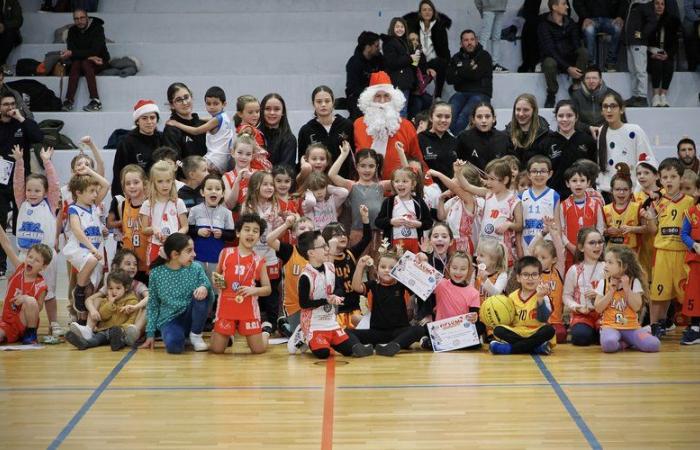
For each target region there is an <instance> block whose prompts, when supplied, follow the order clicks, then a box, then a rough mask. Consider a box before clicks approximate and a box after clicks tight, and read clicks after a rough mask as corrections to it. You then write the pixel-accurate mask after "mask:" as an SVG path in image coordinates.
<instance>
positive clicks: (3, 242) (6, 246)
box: [0, 227, 22, 267]
mask: <svg viewBox="0 0 700 450" xmlns="http://www.w3.org/2000/svg"><path fill="white" fill-rule="evenodd" d="M0 246H1V247H2V249H3V250H5V254H7V257H8V258H9V259H10V263H11V264H12V265H13V266H14V267H18V266H19V265H20V264H22V261H20V260H19V256H17V253H15V249H14V248H13V247H12V244H11V243H10V238H8V237H7V233H5V229H4V227H0Z"/></svg>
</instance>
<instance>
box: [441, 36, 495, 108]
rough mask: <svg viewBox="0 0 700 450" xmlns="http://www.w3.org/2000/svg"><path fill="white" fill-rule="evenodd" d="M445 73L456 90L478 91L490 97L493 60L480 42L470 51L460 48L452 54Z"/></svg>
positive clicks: (491, 92)
mask: <svg viewBox="0 0 700 450" xmlns="http://www.w3.org/2000/svg"><path fill="white" fill-rule="evenodd" d="M446 75H447V76H446V78H447V83H448V84H451V85H453V86H454V87H455V91H457V92H478V93H480V94H484V95H486V96H488V97H489V98H490V97H492V94H493V61H492V60H491V55H490V54H489V52H487V51H486V50H484V48H483V47H482V46H481V44H477V46H476V49H474V51H473V52H472V53H468V52H467V51H466V50H464V49H463V48H460V50H459V51H458V52H457V53H455V54H454V55H453V56H452V59H451V60H450V64H449V66H448V67H447V74H446Z"/></svg>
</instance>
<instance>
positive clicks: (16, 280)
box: [0, 227, 53, 344]
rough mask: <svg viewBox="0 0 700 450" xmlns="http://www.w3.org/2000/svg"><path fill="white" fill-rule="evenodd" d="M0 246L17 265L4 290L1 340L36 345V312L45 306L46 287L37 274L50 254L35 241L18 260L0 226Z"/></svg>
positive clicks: (0, 328)
mask: <svg viewBox="0 0 700 450" xmlns="http://www.w3.org/2000/svg"><path fill="white" fill-rule="evenodd" d="M0 245H1V246H2V249H3V250H5V253H6V254H7V257H8V259H9V260H10V263H11V264H12V265H13V266H15V267H16V269H15V273H13V274H12V276H11V277H10V279H9V280H8V282H7V293H6V294H5V301H4V304H3V307H2V317H1V318H0V342H7V343H13V342H17V341H19V340H21V341H22V344H36V343H37V337H36V330H37V328H38V327H39V311H41V308H42V307H43V305H44V298H46V292H47V289H48V288H47V286H46V283H45V282H44V278H43V277H42V276H41V275H40V274H39V272H41V271H42V270H44V268H45V267H46V266H48V265H49V263H51V258H52V257H53V253H52V251H51V248H50V247H49V246H48V245H46V244H34V245H33V246H32V247H31V248H30V249H29V251H28V252H27V256H26V257H25V259H24V262H22V261H20V259H19V256H18V255H17V253H15V250H14V248H12V245H11V244H10V240H9V239H8V237H7V234H5V230H4V229H2V227H0Z"/></svg>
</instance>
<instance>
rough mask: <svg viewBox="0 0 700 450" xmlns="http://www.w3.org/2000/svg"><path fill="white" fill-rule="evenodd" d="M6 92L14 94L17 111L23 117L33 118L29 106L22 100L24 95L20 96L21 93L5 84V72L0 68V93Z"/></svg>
mask: <svg viewBox="0 0 700 450" xmlns="http://www.w3.org/2000/svg"><path fill="white" fill-rule="evenodd" d="M7 93H10V94H12V95H14V97H15V104H16V105H17V109H19V111H20V112H21V113H22V115H23V116H24V117H28V118H30V119H34V114H32V112H31V111H30V110H29V107H28V106H27V104H26V103H25V102H24V97H22V94H21V93H19V92H18V91H16V90H14V89H12V88H11V87H10V86H8V85H7V84H5V73H4V72H3V71H2V70H0V95H4V94H7Z"/></svg>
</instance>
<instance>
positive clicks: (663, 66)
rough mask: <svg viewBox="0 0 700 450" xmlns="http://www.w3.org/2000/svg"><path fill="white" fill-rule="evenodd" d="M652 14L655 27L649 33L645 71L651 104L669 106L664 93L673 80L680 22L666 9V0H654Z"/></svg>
mask: <svg viewBox="0 0 700 450" xmlns="http://www.w3.org/2000/svg"><path fill="white" fill-rule="evenodd" d="M668 1H675V0H668ZM654 14H655V15H656V28H655V29H654V31H653V32H652V33H651V34H650V35H649V42H648V44H649V45H648V54H647V71H648V72H649V75H650V76H651V88H652V89H653V91H654V96H653V97H652V99H651V106H671V105H669V103H668V99H667V98H666V94H667V93H668V88H669V86H670V85H671V80H673V72H674V68H675V65H676V52H677V51H678V38H677V36H678V30H680V27H681V23H680V20H678V17H676V16H674V15H673V14H671V13H670V11H668V10H667V9H666V0H654Z"/></svg>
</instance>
